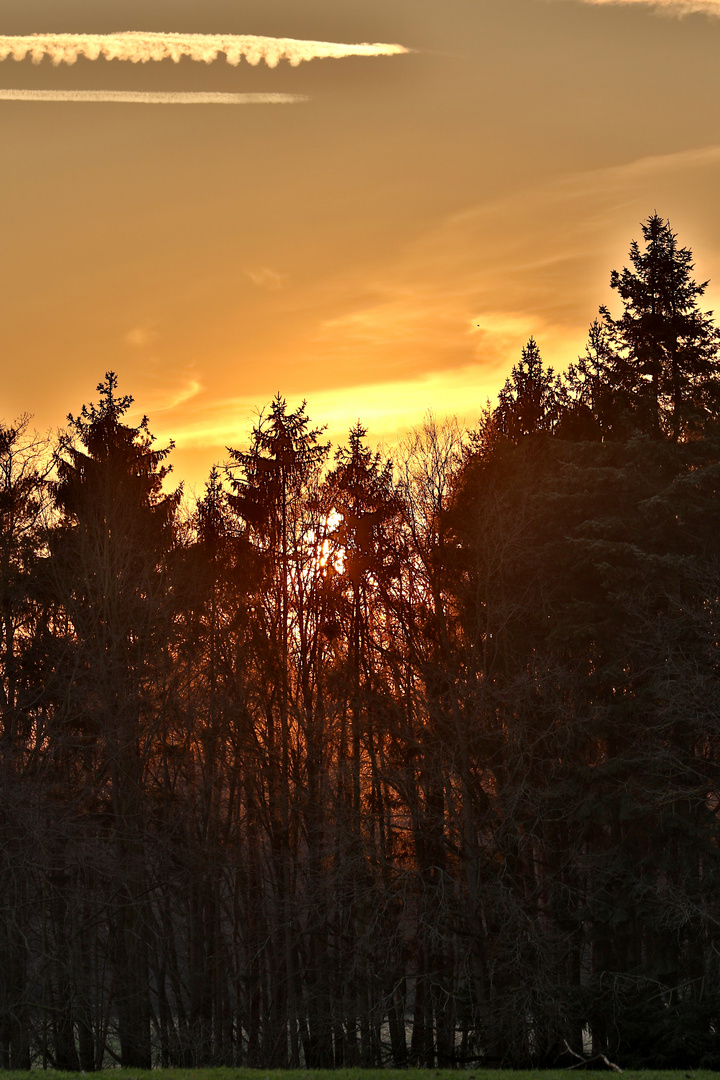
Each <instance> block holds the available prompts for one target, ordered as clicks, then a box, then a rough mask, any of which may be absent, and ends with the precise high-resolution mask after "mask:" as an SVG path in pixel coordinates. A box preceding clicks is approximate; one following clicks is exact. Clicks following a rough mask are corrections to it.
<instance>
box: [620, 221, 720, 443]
mask: <svg viewBox="0 0 720 1080" xmlns="http://www.w3.org/2000/svg"><path fill="white" fill-rule="evenodd" d="M642 231H643V239H644V241H645V247H644V250H641V248H640V245H639V244H638V242H637V241H636V240H633V241H632V243H631V245H630V262H631V264H632V268H628V267H624V268H623V270H622V271H620V272H618V271H617V270H613V272H612V274H611V276H610V284H611V286H612V288H613V289H616V290H617V292H618V294H619V296H620V298H621V300H622V301H623V313H622V315H621V316H620V318H619V319H613V318H612V316H611V314H610V312H609V310H608V309H607V308H606V307H603V308H601V309H600V314H601V318H602V320H603V323H604V325H605V327H606V328H607V330H608V332H609V334H610V336H611V340H612V343H613V346H614V358H613V363H612V367H611V383H612V385H613V387H614V388H617V389H618V390H621V391H623V392H625V394H627V395H629V396H630V399H631V400H632V401H633V403H634V408H635V412H636V415H637V417H638V421H639V423H640V425H641V427H643V428H644V429H645V430H648V431H650V432H652V434H653V435H655V436H659V435H660V434H661V433H667V434H668V435H670V436H671V437H672V438H673V439H674V440H676V441H677V439H679V438H681V437H685V436H687V435H690V434H692V433H693V431H695V430H697V428H698V425H699V424H701V423H702V421H703V420H704V419H706V418H707V417H708V416H715V415H717V412H718V406H719V405H720V381H719V376H718V349H719V348H720V337H719V336H718V331H717V328H716V327H715V326H714V324H713V322H712V312H703V311H701V309H700V306H699V301H700V299H701V297H702V296H703V295H704V293H705V290H706V288H707V284H708V283H707V282H703V283H702V284H697V283H696V282H695V281H694V279H693V278H692V277H691V273H692V270H693V255H692V251H691V250H690V248H681V247H679V246H678V243H677V234H676V233H674V232H673V231H672V229H671V228H670V223H669V222H668V221H665V220H663V218H661V217H660V216H659V215H658V214H657V213H654V214H651V215H650V217H649V218H648V219H647V221H646V222H644V223H643V225H642Z"/></svg>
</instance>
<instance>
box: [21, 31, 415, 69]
mask: <svg viewBox="0 0 720 1080" xmlns="http://www.w3.org/2000/svg"><path fill="white" fill-rule="evenodd" d="M408 51H409V50H408V49H406V48H404V47H403V46H402V45H384V44H382V43H375V44H372V45H371V44H367V43H365V44H363V45H345V44H339V43H336V42H332V41H301V40H297V39H295V38H269V37H254V36H251V35H244V36H238V35H227V34H150V33H148V34H145V33H135V32H130V33H123V34H32V35H30V36H28V37H17V36H12V37H11V36H0V60H7V58H8V57H12V58H13V60H24V59H25V57H26V56H30V58H31V59H32V61H33V63H35V64H39V63H40V61H41V60H42V59H43V57H44V56H49V57H50V59H51V60H52V62H53V64H56V65H57V64H74V63H75V61H76V60H77V59H78V57H79V56H85V57H87V58H88V60H97V59H98V58H99V57H100V56H104V57H105V58H106V59H107V60H131V61H132V62H133V63H134V64H138V63H143V64H144V63H147V62H148V61H149V60H174V61H175V63H176V64H177V63H178V62H179V61H180V60H181V59H182V57H183V56H188V57H189V58H190V59H191V60H199V61H202V62H203V63H206V64H212V62H213V61H214V60H217V58H218V56H220V55H221V54H222V53H224V54H225V59H226V60H227V62H228V63H229V64H232V65H233V66H237V65H238V64H239V63H240V62H241V61H242V60H246V61H247V62H248V63H249V64H259V63H261V62H262V61H264V62H265V63H266V64H267V65H268V67H271V68H274V67H277V65H278V64H279V63H280V61H281V60H287V61H288V62H289V63H290V64H291V66H292V67H297V66H298V64H301V63H303V61H305V60H320V59H326V58H330V59H341V58H343V57H346V56H396V55H398V54H400V53H407V52H408Z"/></svg>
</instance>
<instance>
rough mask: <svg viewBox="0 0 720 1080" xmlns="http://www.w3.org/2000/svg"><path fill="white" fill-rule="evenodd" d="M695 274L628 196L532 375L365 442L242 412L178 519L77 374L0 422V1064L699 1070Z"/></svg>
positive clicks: (154, 467) (116, 416) (708, 862)
mask: <svg viewBox="0 0 720 1080" xmlns="http://www.w3.org/2000/svg"><path fill="white" fill-rule="evenodd" d="M693 273H694V264H693V254H692V252H691V251H690V250H689V249H688V248H684V247H681V246H680V244H679V242H678V238H677V235H676V234H675V233H674V232H673V231H672V229H671V227H670V225H669V223H668V222H667V221H666V220H664V219H663V218H661V217H659V216H658V215H657V214H656V213H655V214H653V215H651V216H650V217H648V218H647V220H646V221H645V222H644V223H643V225H642V238H641V241H640V242H639V243H638V242H635V241H633V243H632V245H631V247H630V253H629V260H628V266H626V267H624V268H623V269H622V270H621V271H613V272H612V275H611V279H610V284H611V286H612V289H613V290H614V295H615V296H616V299H617V309H618V310H617V312H616V314H615V315H613V314H611V312H610V310H609V309H608V308H606V307H602V308H600V310H599V313H598V315H597V318H596V319H595V321H594V322H593V324H592V326H591V328H590V332H589V337H588V342H587V346H586V349H585V352H584V354H583V355H582V356H581V357H580V358H579V359H578V360H577V362H576V363H574V364H572V365H571V366H570V367H569V368H568V369H567V370H566V371H564V372H562V373H560V374H556V372H555V371H553V369H552V368H551V367H548V366H547V365H546V364H545V362H544V361H543V358H542V356H541V354H540V349H539V347H538V345H537V343H536V341H535V340H534V339H530V341H529V342H528V343H527V345H526V346H525V348H524V349H523V351H522V356H521V357H520V358H519V359H518V360H517V362H516V363H515V364H514V366H513V367H512V370H511V372H510V374H509V375H508V377H507V380H506V382H505V385H504V387H503V389H502V390H501V392H500V394H499V397H498V399H497V401H496V402H495V403H494V404H488V406H487V407H486V409H485V411H484V413H483V415H482V418H481V420H480V422H479V423H478V424H477V425H476V426H475V427H474V428H472V429H471V430H467V431H466V430H463V429H462V428H461V426H460V425H459V424H458V422H457V421H455V420H452V419H449V420H439V419H437V418H435V417H433V416H432V415H431V414H428V416H427V418H426V420H425V422H424V423H423V424H422V425H421V426H420V427H419V428H418V429H417V430H415V431H413V432H412V433H411V434H410V435H409V436H408V437H407V438H406V439H405V441H404V442H403V443H402V444H401V445H400V446H399V447H398V448H397V450H395V451H393V453H392V454H391V455H384V454H381V453H380V452H376V451H373V450H372V449H371V447H370V445H369V443H368V440H367V432H366V430H365V429H364V427H363V426H362V424H360V423H358V424H356V425H355V426H354V427H353V428H352V429H351V430H350V432H349V435H348V440H347V443H346V445H344V446H341V447H339V448H336V449H334V450H333V449H332V448H331V447H330V446H329V445H328V443H327V442H326V441H325V440H324V433H323V428H322V426H320V425H317V426H315V424H314V421H313V420H312V419H311V418H310V417H309V416H308V415H307V410H306V406H305V404H303V405H301V406H300V407H299V408H297V409H295V411H291V410H290V409H289V407H288V405H287V403H286V400H285V399H284V398H283V397H282V396H280V395H279V394H278V395H277V396H276V397H275V398H274V400H273V401H272V402H271V403H270V404H269V405H268V406H267V407H266V409H265V410H264V411H263V412H262V413H261V414H259V416H258V419H257V422H256V424H255V426H254V427H253V428H252V430H251V431H250V432H249V433H248V438H247V443H246V444H245V445H244V446H243V447H240V448H229V449H228V454H227V459H226V461H225V462H223V463H222V464H219V465H218V466H217V467H216V468H214V469H213V470H212V472H211V474H210V477H209V479H208V482H207V485H206V487H205V491H204V493H203V495H202V497H201V498H199V499H198V500H197V501H196V503H195V504H193V505H189V503H188V501H187V500H186V499H184V498H183V496H182V490H181V488H180V487H178V488H177V489H173V484H172V482H171V481H172V477H171V476H169V475H168V473H169V467H170V460H169V458H170V455H171V451H172V446H168V447H163V448H158V447H157V446H156V444H155V441H154V440H153V437H152V434H151V430H150V425H149V421H148V420H147V419H143V420H142V422H141V423H140V424H138V425H137V426H132V425H131V424H130V423H129V421H128V418H127V414H128V411H129V410H130V408H131V405H132V398H131V397H130V396H127V395H125V394H124V390H125V388H124V387H122V388H119V385H118V380H117V377H116V376H115V375H114V374H113V373H112V372H110V373H108V374H107V375H106V376H105V379H104V380H103V381H102V382H101V383H100V385H99V386H98V400H97V401H96V402H94V403H92V404H86V405H84V406H82V408H81V409H80V411H79V412H78V413H77V415H71V416H70V417H69V418H68V425H67V428H66V429H65V432H64V434H62V435H61V436H60V437H59V438H58V439H57V440H56V441H55V443H54V444H53V443H52V441H50V440H47V439H45V438H42V437H40V436H38V435H36V434H34V433H33V431H32V427H31V422H30V420H29V418H28V417H23V418H21V419H19V420H16V421H13V422H7V423H5V422H4V423H3V424H2V426H1V427H0V1067H1V1068H13V1069H27V1068H30V1067H31V1066H32V1067H37V1068H48V1067H51V1068H55V1069H62V1070H81V1069H82V1070H83V1071H85V1072H91V1071H94V1070H97V1069H100V1068H102V1067H110V1066H113V1065H118V1064H121V1065H123V1066H125V1067H129V1068H136V1069H139V1068H149V1067H151V1066H153V1067H154V1066H177V1067H191V1066H200V1065H203V1066H207V1065H226V1066H239V1065H243V1066H255V1067H262V1068H279V1067H307V1068H332V1067H339V1066H344V1067H347V1066H373V1067H378V1066H385V1065H392V1066H395V1067H402V1066H407V1065H421V1066H425V1067H435V1068H467V1067H475V1068H477V1067H479V1066H488V1067H490V1066H492V1067H495V1066H507V1067H543V1066H557V1065H558V1064H564V1065H570V1064H573V1063H575V1062H576V1058H574V1057H573V1056H572V1055H573V1054H575V1055H576V1056H577V1055H580V1056H581V1057H586V1058H592V1057H594V1056H596V1055H606V1056H607V1057H608V1058H610V1059H612V1061H613V1062H616V1063H617V1064H618V1065H619V1066H621V1067H622V1068H627V1067H634V1068H637V1067H654V1068H660V1067H666V1068H669V1067H675V1068H688V1067H706V1068H720V331H718V328H717V327H716V325H715V323H714V321H713V317H712V313H711V312H707V311H705V310H704V308H703V296H704V293H705V290H706V285H707V283H698V282H697V281H696V280H695V279H694V278H693ZM121 391H122V392H121Z"/></svg>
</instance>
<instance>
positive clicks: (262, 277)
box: [245, 266, 287, 291]
mask: <svg viewBox="0 0 720 1080" xmlns="http://www.w3.org/2000/svg"><path fill="white" fill-rule="evenodd" d="M245 272H246V274H247V276H248V277H249V278H250V280H251V281H252V283H253V285H257V287H258V288H259V289H271V290H273V291H274V290H277V289H282V287H283V285H284V284H285V282H286V281H287V274H280V273H278V271H277V270H273V269H272V267H270V266H263V267H261V268H260V269H259V270H246V271H245Z"/></svg>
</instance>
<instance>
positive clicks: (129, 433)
mask: <svg viewBox="0 0 720 1080" xmlns="http://www.w3.org/2000/svg"><path fill="white" fill-rule="evenodd" d="M97 389H98V392H99V394H100V400H99V402H98V403H97V404H91V405H89V406H88V405H85V406H83V408H82V411H81V412H80V414H79V415H78V416H72V415H70V416H69V418H68V419H69V424H70V430H69V431H68V433H67V434H66V435H65V436H64V437H63V438H62V440H61V443H60V448H59V452H58V455H57V474H58V480H57V482H56V485H55V489H54V495H55V502H56V505H57V508H58V510H59V511H60V512H61V515H62V516H61V521H60V523H59V525H58V527H57V528H56V530H55V532H54V535H53V536H52V538H51V554H52V564H51V571H52V576H53V579H54V584H55V590H56V596H57V600H58V601H59V603H60V604H61V605H62V607H63V608H64V610H65V613H66V616H67V619H68V621H69V625H70V628H71V633H70V636H69V637H68V641H67V654H66V659H65V662H64V670H65V675H66V687H65V693H64V695H63V703H62V705H61V713H62V714H63V715H64V723H65V724H69V725H72V726H73V727H74V728H75V729H76V731H77V739H78V741H79V742H80V743H82V744H84V745H85V746H86V748H87V749H86V755H85V756H86V760H87V761H88V763H89V774H88V776H87V780H86V783H87V785H88V788H89V789H90V790H92V789H93V786H94V785H95V784H97V783H100V784H101V785H105V784H106V785H107V790H108V792H109V795H110V805H109V807H108V812H109V815H110V820H111V821H112V838H113V843H114V848H115V856H116V859H117V867H118V882H117V889H116V891H115V899H114V901H113V905H112V922H113V924H114V935H113V941H112V946H111V948H112V953H113V966H114V978H115V991H114V996H115V1001H116V1008H117V1031H118V1038H119V1042H120V1058H121V1062H122V1064H123V1065H124V1066H127V1067H137V1068H149V1067H150V1064H151V1044H150V1019H151V1010H150V973H149V963H150V955H149V940H150V934H151V919H150V915H149V909H148V890H149V880H148V866H147V862H146V829H147V813H146V809H145V808H146V805H147V804H146V799H147V794H148V790H147V789H148V774H147V768H148V765H149V763H150V762H151V760H152V755H153V748H154V739H155V736H156V729H155V725H156V723H157V713H156V711H155V710H154V708H153V703H154V697H155V694H156V693H157V691H158V689H159V686H160V685H162V682H163V671H162V662H163V657H164V656H165V655H166V644H167V634H168V628H169V611H168V603H167V596H166V592H167V586H166V577H165V575H164V572H163V571H164V563H165V559H166V556H167V553H168V550H169V549H170V547H171V546H172V542H173V524H174V517H175V513H176V509H177V505H178V501H179V497H180V492H179V491H176V492H175V493H173V494H165V493H163V491H162V484H163V480H164V479H165V477H166V476H167V474H168V472H169V468H168V466H166V465H164V464H163V462H164V460H165V458H166V457H167V455H168V454H169V452H170V449H171V448H172V446H170V447H167V448H165V449H162V450H155V449H153V445H152V444H153V436H152V435H151V434H150V432H149V429H148V420H147V417H143V419H142V420H141V422H140V424H139V425H138V426H136V427H133V426H131V425H129V424H127V423H125V422H123V416H124V414H125V413H126V412H127V411H128V409H129V408H130V406H131V404H132V400H133V399H132V397H130V396H129V395H122V396H119V395H118V394H117V393H116V391H117V378H116V376H115V374H114V373H113V372H108V373H107V374H106V376H105V380H104V382H102V383H100V384H99V386H98V388H97ZM98 797H99V798H100V799H101V801H102V792H101V791H98Z"/></svg>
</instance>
